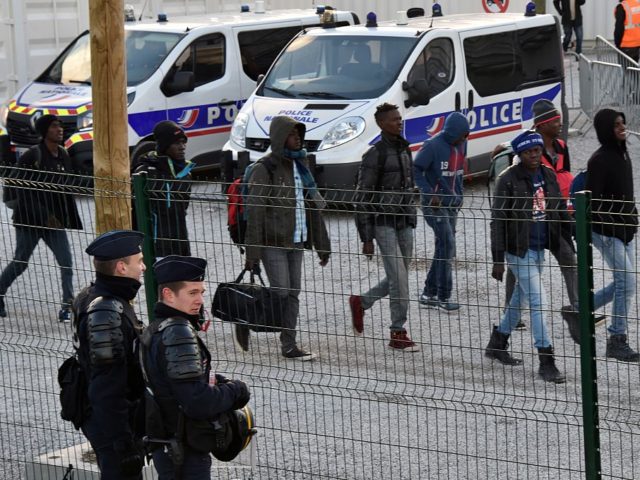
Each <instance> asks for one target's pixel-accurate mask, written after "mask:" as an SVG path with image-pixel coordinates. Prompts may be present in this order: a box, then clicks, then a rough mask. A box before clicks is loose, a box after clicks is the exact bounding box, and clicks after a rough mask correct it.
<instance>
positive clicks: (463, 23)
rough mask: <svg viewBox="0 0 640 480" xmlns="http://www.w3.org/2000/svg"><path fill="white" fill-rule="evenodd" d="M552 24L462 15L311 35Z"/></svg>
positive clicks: (548, 19) (543, 19)
mask: <svg viewBox="0 0 640 480" xmlns="http://www.w3.org/2000/svg"><path fill="white" fill-rule="evenodd" d="M432 20H433V21H432ZM554 23H555V18H554V16H553V15H536V16H533V17H525V16H524V14H521V13H464V14H457V15H447V16H442V17H434V18H433V19H432V17H415V18H410V19H408V22H407V24H406V25H397V24H396V21H395V20H388V21H383V22H379V23H378V27H366V26H365V25H364V23H363V24H361V25H350V26H345V27H339V28H337V29H331V30H322V31H321V30H317V31H315V32H314V33H315V34H319V35H322V34H328V35H330V34H331V33H332V32H339V33H341V34H347V35H371V34H372V33H373V32H375V34H376V35H387V36H415V35H416V30H417V31H419V32H424V31H427V30H435V29H448V30H457V31H468V30H477V29H479V28H483V27H486V28H488V27H498V26H502V25H505V26H506V25H513V24H517V25H518V26H520V27H537V26H541V25H550V24H554Z"/></svg>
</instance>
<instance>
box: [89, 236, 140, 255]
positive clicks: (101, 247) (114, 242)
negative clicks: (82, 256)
mask: <svg viewBox="0 0 640 480" xmlns="http://www.w3.org/2000/svg"><path fill="white" fill-rule="evenodd" d="M143 238H144V234H142V233H140V232H136V231H135V230H111V231H110V232H107V233H103V234H102V235H100V236H99V237H98V238H96V239H95V240H94V241H93V242H91V243H90V244H89V246H88V247H87V249H86V250H85V252H87V253H88V254H89V255H91V256H93V257H95V258H96V260H100V261H109V260H115V259H117V258H124V257H129V256H131V255H135V254H136V253H140V252H142V247H141V245H142V239H143Z"/></svg>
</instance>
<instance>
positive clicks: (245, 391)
mask: <svg viewBox="0 0 640 480" xmlns="http://www.w3.org/2000/svg"><path fill="white" fill-rule="evenodd" d="M227 385H229V386H230V387H231V388H232V389H233V391H234V393H235V396H236V399H235V401H234V402H233V405H232V406H231V408H232V410H238V409H240V408H242V407H244V406H245V405H246V404H247V403H249V399H251V393H250V392H249V387H247V384H246V383H244V382H241V381H240V380H233V381H231V382H228V383H227Z"/></svg>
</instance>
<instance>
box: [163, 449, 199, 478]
mask: <svg viewBox="0 0 640 480" xmlns="http://www.w3.org/2000/svg"><path fill="white" fill-rule="evenodd" d="M153 466H154V468H155V469H156V472H158V480H210V479H211V455H209V454H208V453H196V452H194V451H192V450H186V451H185V454H184V463H183V464H182V467H181V468H180V476H177V475H176V467H175V465H174V464H173V460H171V457H170V456H169V454H168V453H165V452H164V451H163V450H162V449H158V450H155V451H154V452H153Z"/></svg>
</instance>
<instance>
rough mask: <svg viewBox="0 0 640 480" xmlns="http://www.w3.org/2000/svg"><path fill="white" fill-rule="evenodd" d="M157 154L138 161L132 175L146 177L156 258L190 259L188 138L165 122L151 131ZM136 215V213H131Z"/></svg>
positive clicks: (177, 128) (172, 125)
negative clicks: (181, 257)
mask: <svg viewBox="0 0 640 480" xmlns="http://www.w3.org/2000/svg"><path fill="white" fill-rule="evenodd" d="M153 135H154V137H155V140H156V150H155V151H152V152H149V153H147V154H146V155H143V156H142V157H140V158H138V159H137V161H136V162H135V164H133V165H132V166H131V169H132V171H133V173H140V172H146V173H147V175H148V177H149V179H150V180H149V182H148V186H149V198H150V200H151V201H150V203H151V230H152V232H153V239H154V243H155V253H156V257H166V256H167V255H186V256H188V255H190V254H191V247H190V246H189V232H188V230H187V209H188V208H189V200H190V198H191V183H190V182H189V180H191V170H192V169H193V167H195V164H194V163H192V162H190V161H189V160H186V158H185V151H186V148H187V135H186V134H185V133H184V130H182V128H180V127H179V126H178V125H177V124H175V123H174V122H171V121H168V120H164V121H162V122H159V123H158V124H157V125H156V126H155V127H154V128H153ZM134 213H135V212H134Z"/></svg>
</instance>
